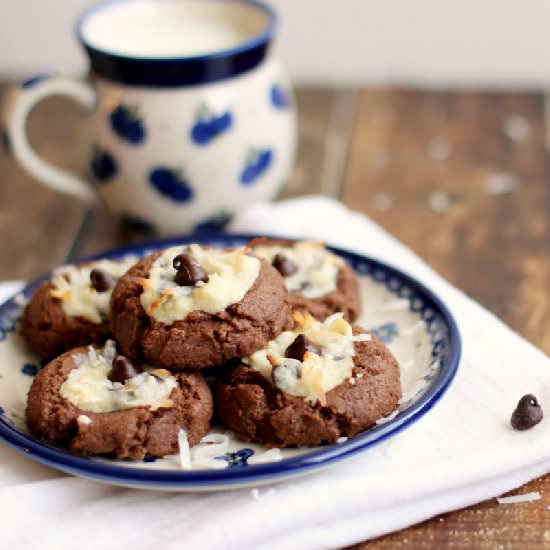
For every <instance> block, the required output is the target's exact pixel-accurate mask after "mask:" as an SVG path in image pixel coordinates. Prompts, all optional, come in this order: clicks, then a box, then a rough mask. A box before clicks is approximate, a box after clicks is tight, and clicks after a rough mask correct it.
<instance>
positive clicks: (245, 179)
mask: <svg viewBox="0 0 550 550" xmlns="http://www.w3.org/2000/svg"><path fill="white" fill-rule="evenodd" d="M272 160H273V151H272V150H271V149H259V150H258V149H256V150H251V151H250V153H249V154H248V155H247V158H246V161H245V165H244V168H243V171H242V172H241V176H240V181H241V184H242V185H244V186H249V185H252V184H253V183H255V181H256V180H257V179H258V178H259V177H260V176H261V175H262V174H263V173H264V172H265V171H266V170H267V169H268V168H269V165H270V164H271V162H272Z"/></svg>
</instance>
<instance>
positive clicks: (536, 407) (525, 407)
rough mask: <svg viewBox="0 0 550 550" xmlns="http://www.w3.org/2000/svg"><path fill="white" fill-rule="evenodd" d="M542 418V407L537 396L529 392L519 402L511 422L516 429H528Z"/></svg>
mask: <svg viewBox="0 0 550 550" xmlns="http://www.w3.org/2000/svg"><path fill="white" fill-rule="evenodd" d="M541 420H542V408H541V406H540V404H539V402H538V400H537V398H536V397H535V396H534V395H533V394H531V393H528V394H527V395H524V396H523V397H522V398H521V399H520V400H519V402H518V405H517V407H516V410H515V411H514V412H513V414H512V418H511V419H510V422H511V424H512V428H514V429H515V430H528V429H529V428H532V427H533V426H535V425H537V424H538V423H539V422H540V421H541Z"/></svg>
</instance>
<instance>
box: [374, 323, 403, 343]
mask: <svg viewBox="0 0 550 550" xmlns="http://www.w3.org/2000/svg"><path fill="white" fill-rule="evenodd" d="M371 330H372V332H374V334H376V336H378V338H380V340H382V342H384V344H389V343H390V342H392V341H393V339H394V338H395V337H396V336H399V329H398V328H397V324H396V323H395V322H393V321H392V322H390V323H385V324H383V325H380V326H378V327H375V328H373V329H371Z"/></svg>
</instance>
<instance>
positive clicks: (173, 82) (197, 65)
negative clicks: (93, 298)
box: [75, 0, 277, 88]
mask: <svg viewBox="0 0 550 550" xmlns="http://www.w3.org/2000/svg"><path fill="white" fill-rule="evenodd" d="M131 2H132V0H105V1H103V2H99V3H97V4H94V5H93V6H91V7H90V8H88V9H87V10H85V11H84V12H83V13H82V14H81V15H80V16H79V17H78V19H77V21H76V26H75V31H76V36H77V38H78V40H79V42H80V43H81V44H82V46H83V47H84V49H85V50H86V52H87V53H88V55H89V58H90V66H91V70H92V73H94V74H96V75H98V76H100V77H103V78H106V79H108V80H111V81H114V82H118V83H121V84H129V85H133V86H151V87H162V88H164V87H175V86H194V85H200V84H207V83H210V82H216V81H218V80H224V79H227V78H233V77H235V76H238V75H240V74H243V73H246V72H248V71H251V70H252V69H254V68H256V67H257V66H258V65H259V64H260V63H262V61H263V60H264V59H265V58H266V56H267V53H268V50H269V46H270V44H271V42H272V40H273V36H274V35H275V31H276V28H277V16H276V14H275V11H274V10H273V9H272V8H271V7H270V6H268V5H267V4H264V3H263V2H260V1H258V0H202V2H210V3H219V4H227V3H233V4H242V5H245V6H249V7H252V8H255V9H257V10H261V11H263V12H264V13H265V14H266V16H267V25H266V28H265V29H264V30H263V31H262V32H261V33H260V34H258V35H257V36H254V37H252V38H249V39H248V40H245V41H243V42H242V43H241V44H239V45H238V46H235V47H233V48H227V49H224V50H220V51H217V52H213V53H205V54H200V55H191V56H179V57H178V56H175V57H139V56H128V55H123V54H119V53H115V52H112V51H109V50H107V49H102V48H98V47H96V46H92V45H91V44H90V43H89V42H88V41H87V40H86V38H85V37H84V32H83V28H84V25H85V23H86V21H87V20H88V19H89V18H90V17H91V16H93V15H94V14H96V13H97V12H100V11H102V10H104V9H108V8H109V7H110V6H113V5H117V4H130V3H131Z"/></svg>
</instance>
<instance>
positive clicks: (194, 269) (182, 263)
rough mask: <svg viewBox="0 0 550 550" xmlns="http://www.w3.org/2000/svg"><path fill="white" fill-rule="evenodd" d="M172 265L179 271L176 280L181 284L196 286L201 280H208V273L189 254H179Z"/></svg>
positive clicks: (204, 281)
mask: <svg viewBox="0 0 550 550" xmlns="http://www.w3.org/2000/svg"><path fill="white" fill-rule="evenodd" d="M172 265H173V266H174V269H175V270H176V271H177V273H176V277H175V281H176V283H177V284H178V285H180V286H195V285H196V284H197V283H198V282H199V281H202V282H203V283H206V282H208V279H209V276H208V273H206V271H205V270H204V269H203V268H202V267H201V266H200V264H199V263H198V262H197V261H196V260H195V259H194V258H193V257H192V256H190V255H189V254H179V255H178V256H176V257H175V258H174V260H173V262H172Z"/></svg>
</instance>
